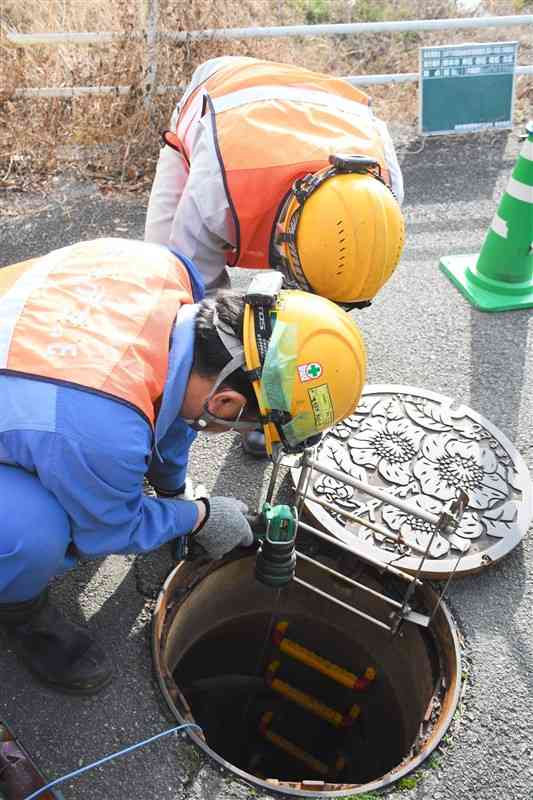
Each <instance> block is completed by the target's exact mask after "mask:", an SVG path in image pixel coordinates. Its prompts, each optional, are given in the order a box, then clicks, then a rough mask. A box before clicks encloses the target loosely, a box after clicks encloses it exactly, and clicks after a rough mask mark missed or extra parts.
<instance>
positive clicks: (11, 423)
mask: <svg viewBox="0 0 533 800" xmlns="http://www.w3.org/2000/svg"><path fill="white" fill-rule="evenodd" d="M181 259H182V261H184V262H186V265H187V268H188V270H189V273H190V275H191V279H192V283H193V289H194V299H195V301H198V300H199V299H201V298H202V297H203V285H202V283H201V281H200V279H199V277H198V273H197V272H196V270H195V268H194V266H193V265H192V263H191V262H189V261H188V259H184V258H183V257H181ZM197 310H198V306H197V305H184V306H182V307H181V308H180V310H179V313H178V317H177V319H176V323H175V325H174V328H173V332H172V336H171V341H170V349H169V368H168V376H167V380H166V383H165V387H164V391H163V395H162V399H161V405H160V408H159V413H158V415H157V418H156V424H155V429H152V428H151V426H150V424H149V422H148V421H147V420H146V419H145V418H144V417H143V416H142V415H141V414H139V413H138V412H137V411H136V410H135V409H134V408H133V407H131V406H129V405H126V404H124V403H122V402H120V401H116V400H113V399H111V398H109V397H104V396H102V395H99V394H96V393H95V392H94V391H88V390H87V391H85V390H84V389H81V388H74V387H70V386H66V385H64V384H59V383H55V382H54V381H48V380H47V381H43V380H38V379H31V378H23V377H19V376H16V375H10V374H4V375H0V398H1V401H0V463H4V464H9V465H12V466H17V467H21V468H22V469H25V470H28V471H29V472H31V473H33V474H35V475H36V476H37V477H38V479H39V480H40V482H41V483H42V485H43V486H44V487H45V488H46V489H48V490H49V491H50V492H51V493H52V494H53V495H54V496H55V497H56V498H57V501H58V502H59V504H60V505H61V506H62V507H63V509H64V510H65V512H66V513H67V515H68V517H69V520H70V524H71V535H72V541H73V544H74V545H75V547H76V548H77V550H78V552H79V554H80V555H81V556H85V557H89V558H96V557H99V556H103V555H107V554H110V553H143V552H147V551H150V550H153V549H155V548H157V547H159V546H160V545H162V544H164V543H165V542H168V541H170V540H171V539H173V538H175V537H176V536H180V535H183V534H186V533H188V532H189V531H191V530H192V528H193V527H194V525H195V524H196V520H197V509H196V506H195V504H194V503H193V502H189V501H186V500H160V499H156V498H153V497H148V496H146V495H145V494H144V491H143V483H144V478H145V477H146V478H148V480H149V481H150V482H151V483H153V485H155V486H157V487H158V488H161V489H167V490H175V489H177V488H178V487H180V486H181V485H183V484H184V482H185V476H186V470H187V461H188V454H189V449H190V446H191V444H192V442H193V441H194V439H195V437H196V433H195V431H194V430H193V429H192V428H191V427H190V426H189V425H188V424H187V423H186V422H185V420H184V419H183V418H181V417H180V416H179V410H180V408H181V405H182V403H183V398H184V395H185V391H186V387H187V383H188V380H189V376H190V372H191V368H192V364H193V356H194V321H195V317H196V313H197ZM1 492H2V486H1V480H0V493H1ZM28 503H31V497H28Z"/></svg>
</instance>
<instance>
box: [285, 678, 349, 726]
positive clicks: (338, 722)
mask: <svg viewBox="0 0 533 800" xmlns="http://www.w3.org/2000/svg"><path fill="white" fill-rule="evenodd" d="M270 686H271V688H272V689H273V690H274V691H275V692H278V694H281V695H282V696H283V697H286V698H287V700H291V701H292V702H293V703H296V705H298V706H300V707H301V708H304V709H305V710H306V711H309V712H310V713H311V714H314V715H315V716H317V717H320V719H323V720H325V721H326V722H329V724H330V725H334V726H335V727H336V728H340V727H342V726H343V725H347V724H348V725H349V724H350V722H352V721H353V719H354V718H353V717H352V718H350V717H346V718H345V716H344V714H341V713H340V712H339V711H335V709H333V708H330V707H329V706H327V705H325V703H321V702H320V700H317V699H316V698H315V697H311V695H309V694H306V692H302V691H300V689H296V688H295V687H294V686H291V685H290V684H288V683H286V682H285V681H282V680H280V678H273V680H272V681H270Z"/></svg>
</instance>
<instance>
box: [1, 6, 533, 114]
mask: <svg viewBox="0 0 533 800" xmlns="http://www.w3.org/2000/svg"><path fill="white" fill-rule="evenodd" d="M158 19H159V0H146V2H145V20H144V28H145V29H144V30H143V31H138V32H134V33H125V32H122V31H112V32H109V31H108V32H100V33H98V32H92V33H90V32H80V33H75V32H71V33H68V32H61V33H16V32H15V31H8V32H7V34H6V39H7V41H9V42H11V44H13V45H15V46H17V47H31V46H34V45H47V46H50V47H57V46H59V45H65V44H71V45H79V46H83V45H94V44H102V45H106V44H110V43H113V42H117V41H123V40H124V39H129V40H132V41H139V40H144V41H145V43H146V50H145V77H144V81H143V83H144V97H145V107H147V108H149V106H150V104H151V100H152V98H153V96H154V95H155V94H166V93H169V92H172V93H175V94H178V93H179V92H180V91H182V90H183V88H184V87H180V86H163V85H162V86H158V85H157V43H158V41H164V40H171V41H174V42H176V43H177V44H183V43H187V42H192V41H198V40H230V39H251V38H254V39H259V38H276V37H278V38H279V37H292V36H314V37H318V36H348V35H356V34H367V33H401V32H408V31H434V30H465V29H479V28H502V27H509V26H522V25H533V14H522V15H511V16H498V17H465V18H460V19H431V20H402V21H397V22H354V23H339V24H318V25H287V26H274V27H263V28H218V29H217V28H212V29H207V30H203V31H179V32H171V31H158ZM515 72H516V74H517V75H532V74H533V65H528V66H519V67H517V68H516V70H515ZM418 79H419V74H418V73H417V72H411V73H391V74H383V75H351V76H347V77H344V80H346V81H348V83H351V84H353V85H371V84H389V83H414V82H416V81H418ZM131 88H132V87H130V86H59V87H43V88H32V89H30V88H25V89H17V90H16V91H15V93H14V97H15V98H20V97H80V96H83V95H89V94H90V95H106V94H116V95H123V94H128V93H129V92H130V91H131Z"/></svg>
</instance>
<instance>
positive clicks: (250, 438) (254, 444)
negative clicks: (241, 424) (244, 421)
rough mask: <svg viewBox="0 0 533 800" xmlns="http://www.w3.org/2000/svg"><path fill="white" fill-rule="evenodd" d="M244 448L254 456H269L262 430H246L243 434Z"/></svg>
mask: <svg viewBox="0 0 533 800" xmlns="http://www.w3.org/2000/svg"><path fill="white" fill-rule="evenodd" d="M241 441H242V448H243V450H244V452H245V453H247V454H248V455H249V456H253V458H268V453H267V451H266V446H265V435H264V433H263V432H262V431H246V433H243V434H242V436H241Z"/></svg>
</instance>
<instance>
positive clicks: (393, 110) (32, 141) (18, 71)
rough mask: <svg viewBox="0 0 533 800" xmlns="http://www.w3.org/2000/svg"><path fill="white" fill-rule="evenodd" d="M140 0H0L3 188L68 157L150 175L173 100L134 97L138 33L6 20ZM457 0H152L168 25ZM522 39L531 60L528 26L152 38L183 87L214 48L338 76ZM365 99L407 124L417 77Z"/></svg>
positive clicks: (394, 16) (76, 16) (60, 21)
mask: <svg viewBox="0 0 533 800" xmlns="http://www.w3.org/2000/svg"><path fill="white" fill-rule="evenodd" d="M143 6H144V0H130V1H129V2H128V1H127V0H91V2H86V0H44V2H39V3H28V2H27V0H0V21H1V35H0V186H2V185H3V186H4V187H6V186H9V187H11V188H20V187H21V186H23V185H25V184H26V183H27V182H28V181H29V179H30V176H31V178H32V179H33V180H36V178H37V176H39V175H50V174H51V173H53V172H54V171H56V170H57V169H59V168H61V167H62V166H63V165H64V164H65V163H69V162H72V161H73V162H74V163H75V164H76V165H77V168H78V169H81V170H82V171H84V172H89V173H90V174H91V175H92V176H95V177H98V176H99V177H104V178H105V177H107V178H109V179H110V180H112V181H114V182H115V183H116V182H119V183H120V184H124V185H128V184H130V185H134V186H140V185H143V184H144V183H148V182H149V181H150V179H151V175H152V172H153V168H154V164H155V161H156V159H157V153H158V146H157V138H158V136H157V131H158V130H159V129H160V128H162V127H164V126H165V125H166V123H167V119H168V117H169V115H170V110H171V108H172V105H173V102H174V98H173V97H172V96H171V95H169V94H166V95H161V96H159V97H158V98H157V99H156V102H155V105H154V108H153V110H152V113H151V114H150V115H147V113H146V112H145V109H144V106H143V98H142V85H143V78H144V74H143V55H144V47H143V43H142V41H139V39H136V38H134V37H133V36H132V37H131V38H130V39H126V40H125V41H122V42H120V43H118V42H117V43H113V44H107V45H103V46H102V45H98V46H96V45H88V46H75V45H63V46H60V47H46V46H38V47H37V46H34V47H26V48H18V47H14V46H12V45H10V44H9V43H8V42H7V40H6V37H5V33H6V31H7V30H14V31H17V32H43V31H125V32H126V33H130V34H133V33H134V31H136V30H139V29H140V28H141V27H142V19H143ZM457 6H458V4H457V3H456V2H454V0H433V2H432V1H431V0H430V1H429V2H422V1H421V0H382V1H381V2H378V0H188V2H185V0H160V8H161V16H160V19H161V20H162V21H163V24H164V29H165V30H169V31H172V30H174V31H175V30H199V29H204V28H217V27H245V26H254V25H255V26H264V25H289V24H298V23H305V22H354V21H372V20H398V19H428V18H444V17H455V16H471V15H472V12H471V11H460V10H458V8H457ZM483 7H484V10H485V11H484V13H491V14H516V13H519V14H523V13H528V12H531V11H532V10H533V2H529V1H526V0H485V2H484V3H483ZM514 39H518V40H519V41H520V50H519V60H520V62H521V63H523V64H524V63H525V64H530V63H533V58H532V57H533V44H532V40H533V37H532V36H531V28H525V29H523V30H517V29H512V28H508V29H490V30H483V29H479V30H472V31H443V32H440V33H437V32H435V33H429V32H428V33H404V34H389V35H384V34H367V35H365V36H364V37H363V36H343V37H336V38H332V37H322V38H318V37H317V38H316V39H315V38H312V39H311V38H301V39H256V40H250V39H248V40H241V41H227V42H217V41H203V42H197V43H192V44H189V45H176V44H172V45H171V44H169V43H168V42H165V41H163V42H161V43H160V45H159V49H158V81H159V83H160V84H163V85H185V84H186V83H187V81H188V79H189V77H190V75H191V73H192V71H193V69H194V68H195V67H196V66H197V65H198V64H199V63H201V62H202V61H204V60H206V59H207V58H211V57H213V56H217V55H222V54H235V55H251V56H256V57H260V58H268V59H273V60H278V61H290V62H292V63H299V64H302V65H304V66H306V67H309V68H312V69H317V70H322V71H325V72H330V73H331V74H336V75H355V74H364V73H386V72H416V71H418V50H419V47H420V46H421V45H430V44H438V43H440V44H443V43H449V42H454V43H459V42H461V41H487V40H490V41H496V40H504V41H510V40H514ZM103 85H126V86H130V87H131V89H130V91H129V93H128V94H127V95H123V96H114V95H109V96H88V97H76V98H68V99H62V98H61V99H58V98H54V99H42V98H31V99H29V98H25V99H22V98H17V99H15V97H14V92H15V90H16V89H17V88H22V87H43V86H103ZM370 91H371V93H372V96H373V101H374V108H375V109H376V111H377V113H378V114H379V115H380V116H382V117H383V118H384V119H386V120H388V121H389V122H394V123H398V122H400V123H403V124H404V125H405V126H406V127H408V128H412V129H413V130H415V128H416V123H417V87H416V85H415V84H399V85H389V86H374V87H371V88H370ZM532 97H533V92H532V87H531V80H529V81H528V80H527V77H526V76H523V77H521V78H519V79H518V82H517V105H516V122H517V123H520V122H522V121H524V120H525V119H526V117H527V114H528V113H530V108H531V100H532Z"/></svg>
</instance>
